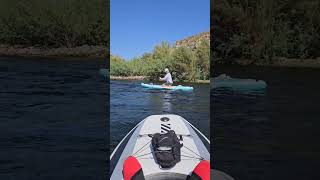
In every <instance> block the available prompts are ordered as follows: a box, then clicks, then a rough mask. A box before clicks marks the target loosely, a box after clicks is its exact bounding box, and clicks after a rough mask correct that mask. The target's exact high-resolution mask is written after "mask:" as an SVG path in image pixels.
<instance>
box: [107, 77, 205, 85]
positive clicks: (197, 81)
mask: <svg viewBox="0 0 320 180" xmlns="http://www.w3.org/2000/svg"><path fill="white" fill-rule="evenodd" d="M110 79H111V80H141V81H142V80H147V79H148V78H147V77H145V76H110ZM183 82H186V83H187V82H189V83H190V82H191V81H183ZM194 83H205V84H207V83H210V80H196V81H195V82H194Z"/></svg>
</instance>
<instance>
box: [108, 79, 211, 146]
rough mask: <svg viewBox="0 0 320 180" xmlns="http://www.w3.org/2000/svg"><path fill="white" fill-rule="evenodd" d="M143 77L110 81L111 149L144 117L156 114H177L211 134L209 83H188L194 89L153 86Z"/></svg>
mask: <svg viewBox="0 0 320 180" xmlns="http://www.w3.org/2000/svg"><path fill="white" fill-rule="evenodd" d="M140 84H141V81H111V83H110V117H111V121H110V133H111V149H114V148H115V146H116V145H117V144H118V143H119V142H120V141H121V139H122V138H123V137H124V136H125V135H126V134H127V133H128V132H129V131H130V130H131V129H132V128H133V127H134V126H135V125H136V124H137V123H139V122H140V121H141V120H143V119H144V118H146V117H147V116H150V115H153V114H168V113H170V114H177V115H180V116H182V117H184V118H185V119H187V120H188V121H189V122H190V123H192V124H193V125H195V126H196V127H197V128H198V129H199V130H200V131H202V132H203V133H204V134H205V135H206V136H207V137H209V134H210V127H209V123H210V99H209V98H210V87H209V84H189V85H191V86H193V87H194V90H193V92H185V91H167V90H150V89H146V88H144V87H142V86H141V85H140Z"/></svg>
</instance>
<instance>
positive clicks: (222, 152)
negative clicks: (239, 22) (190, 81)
mask: <svg viewBox="0 0 320 180" xmlns="http://www.w3.org/2000/svg"><path fill="white" fill-rule="evenodd" d="M222 73H225V74H228V75H230V76H231V77H238V78H253V79H262V80H265V81H266V82H267V84H268V88H267V89H266V90H265V91H260V92H259V91H258V92H257V91H256V92H239V91H233V90H228V89H215V90H213V91H211V105H212V109H211V113H212V116H211V118H212V119H211V123H212V124H211V127H212V129H213V131H211V132H212V134H211V138H212V141H213V142H214V144H213V148H212V149H213V156H214V157H213V164H214V167H215V168H216V169H220V170H223V171H224V172H226V173H227V174H229V175H231V176H233V177H234V178H236V179H246V180H251V179H252V180H257V179H263V180H264V179H320V174H319V173H318V165H319V164H318V163H319V160H320V154H319V150H320V145H319V140H318V139H317V137H319V135H320V121H319V112H320V111H319V107H320V106H319V105H320V103H319V102H320V95H319V92H320V84H319V83H318V80H317V78H318V77H320V71H319V70H317V69H296V68H257V67H253V68H250V67H225V66H221V67H216V68H215V76H216V75H219V74H222Z"/></svg>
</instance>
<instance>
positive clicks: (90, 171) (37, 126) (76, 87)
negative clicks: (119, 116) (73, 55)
mask: <svg viewBox="0 0 320 180" xmlns="http://www.w3.org/2000/svg"><path fill="white" fill-rule="evenodd" d="M103 66H104V61H103V60H95V59H90V60H88V59H64V60H61V59H60V60H58V59H40V58H38V59H35V58H32V59H26V58H1V59H0V127H1V131H0V179H8V180H11V179H12V180H15V179H19V180H20V179H27V180H29V179H30V180H31V179H32V180H38V179H39V180H40V179H41V180H42V179H47V180H50V179H66V180H69V179H86V180H87V179H105V178H106V177H107V173H106V169H107V164H106V160H107V156H108V153H107V148H108V131H107V122H108V117H109V116H108V109H109V107H108V103H107V102H108V97H109V93H108V87H107V83H106V80H105V79H104V78H103V77H102V76H100V75H99V72H98V71H99V69H100V68H101V67H103Z"/></svg>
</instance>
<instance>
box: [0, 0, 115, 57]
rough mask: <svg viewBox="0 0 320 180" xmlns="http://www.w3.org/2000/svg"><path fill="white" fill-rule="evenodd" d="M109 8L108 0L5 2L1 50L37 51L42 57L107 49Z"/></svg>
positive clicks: (0, 14)
mask: <svg viewBox="0 0 320 180" xmlns="http://www.w3.org/2000/svg"><path fill="white" fill-rule="evenodd" d="M108 7H109V4H108V1H105V0H90V1H87V0H63V1H52V0H3V1H1V2H0V42H1V44H3V45H2V46H5V47H2V49H4V48H8V49H10V50H11V51H12V52H11V54H12V55H14V54H15V51H24V52H25V53H22V54H24V55H28V52H30V53H29V54H30V55H32V53H33V54H34V53H35V50H34V49H38V53H36V54H39V55H41V54H43V53H42V50H46V51H47V50H48V49H58V48H69V49H72V48H74V47H82V48H80V49H81V50H84V49H85V48H83V47H84V46H85V47H99V48H101V47H105V49H107V48H106V47H108V46H109V36H108V34H109V28H108V22H109V17H108V14H109V13H108V11H109V8H108ZM17 45H18V46H19V47H17ZM10 46H11V47H10ZM21 49H24V50H21ZM87 49H89V48H87ZM59 50H60V51H62V50H61V49H59ZM90 51H92V48H91V49H90ZM88 52H89V51H88ZM20 53H21V52H20ZM61 53H62V54H67V53H64V52H61ZM61 53H56V54H57V55H59V54H61ZM75 53H78V52H77V50H75ZM89 53H90V52H89ZM44 54H45V53H44ZM51 54H55V53H54V52H51ZM83 54H86V53H83ZM17 55H19V53H18V52H17ZM71 55H72V54H71Z"/></svg>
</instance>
